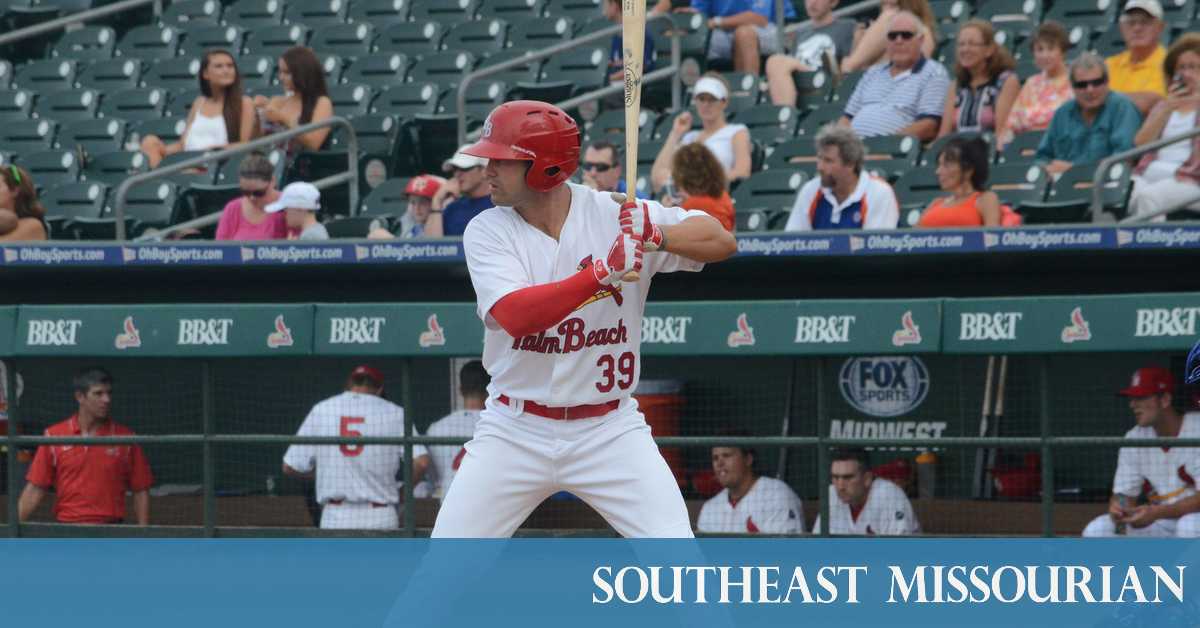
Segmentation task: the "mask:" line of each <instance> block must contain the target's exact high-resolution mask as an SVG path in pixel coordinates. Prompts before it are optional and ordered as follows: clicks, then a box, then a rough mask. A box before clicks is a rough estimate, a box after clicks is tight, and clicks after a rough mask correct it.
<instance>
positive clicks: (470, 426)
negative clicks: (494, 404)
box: [425, 410, 479, 498]
mask: <svg viewBox="0 0 1200 628" xmlns="http://www.w3.org/2000/svg"><path fill="white" fill-rule="evenodd" d="M478 422H479V410H459V411H457V412H451V413H450V414H447V415H446V416H444V417H442V418H440V419H438V420H436V421H434V422H433V423H432V424H431V425H430V426H429V429H428V430H426V431H425V435H426V436H464V437H467V438H470V437H471V436H473V435H474V434H475V424H476V423H478ZM466 453H467V450H466V449H464V448H463V446H462V445H430V446H429V468H428V469H427V470H426V471H425V475H426V477H430V476H431V475H432V478H431V479H432V480H433V482H434V483H435V486H434V488H433V496H434V497H438V498H441V497H442V496H443V495H445V494H446V491H447V490H449V488H450V484H451V483H452V482H454V474H455V473H457V472H458V465H459V464H461V463H462V459H463V455H464V454H466Z"/></svg>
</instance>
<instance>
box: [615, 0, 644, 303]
mask: <svg viewBox="0 0 1200 628" xmlns="http://www.w3.org/2000/svg"><path fill="white" fill-rule="evenodd" d="M645 48H646V0H621V52H622V61H623V64H624V66H625V194H626V195H627V196H628V198H631V199H636V194H637V163H638V118H639V117H640V116H641V114H642V60H643V58H644V54H645ZM622 279H623V280H625V281H637V280H638V279H640V273H638V272H637V271H631V272H628V273H625V276H624V277H622Z"/></svg>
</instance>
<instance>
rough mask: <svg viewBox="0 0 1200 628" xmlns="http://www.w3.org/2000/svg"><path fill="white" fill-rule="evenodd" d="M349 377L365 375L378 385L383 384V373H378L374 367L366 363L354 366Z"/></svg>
mask: <svg viewBox="0 0 1200 628" xmlns="http://www.w3.org/2000/svg"><path fill="white" fill-rule="evenodd" d="M350 377H366V378H367V379H369V380H371V381H373V382H375V383H376V384H378V385H379V386H382V385H383V373H380V372H379V370H378V369H376V368H375V367H372V366H367V365H366V364H359V365H358V366H356V367H354V370H353V371H350Z"/></svg>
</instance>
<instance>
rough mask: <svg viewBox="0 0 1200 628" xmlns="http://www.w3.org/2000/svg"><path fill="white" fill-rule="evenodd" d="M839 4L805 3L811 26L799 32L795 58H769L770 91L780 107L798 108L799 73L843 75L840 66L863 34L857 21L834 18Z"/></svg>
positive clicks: (811, 0) (833, 1)
mask: <svg viewBox="0 0 1200 628" xmlns="http://www.w3.org/2000/svg"><path fill="white" fill-rule="evenodd" d="M837 4H838V0H804V8H805V9H806V11H807V12H808V19H809V20H811V24H809V25H808V26H805V27H804V28H802V29H800V30H799V31H796V48H795V50H793V51H792V54H790V55H789V54H784V53H777V54H773V55H771V56H770V57H768V58H767V89H768V90H769V91H770V94H771V102H772V103H773V104H776V105H782V106H788V107H795V106H796V83H795V81H794V80H792V75H793V74H794V73H796V72H813V71H816V70H820V69H825V70H827V71H828V72H829V73H830V74H831V75H832V76H831V77H830V78H833V76H836V75H837V74H838V73H839V70H838V68H839V64H840V63H841V61H842V59H844V58H845V57H846V55H848V54H850V51H851V50H852V49H853V48H854V44H855V42H856V41H857V40H858V38H859V37H860V36H861V35H862V31H860V30H859V29H858V26H857V25H856V24H855V23H854V20H849V19H846V18H834V17H833V9H834V8H835V7H836V6H837Z"/></svg>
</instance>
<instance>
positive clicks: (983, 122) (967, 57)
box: [938, 20, 1021, 137]
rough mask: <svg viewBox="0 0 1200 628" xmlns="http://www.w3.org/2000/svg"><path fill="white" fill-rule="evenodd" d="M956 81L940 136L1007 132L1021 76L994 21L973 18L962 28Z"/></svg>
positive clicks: (951, 90)
mask: <svg viewBox="0 0 1200 628" xmlns="http://www.w3.org/2000/svg"><path fill="white" fill-rule="evenodd" d="M955 46H956V61H955V64H954V76H955V81H954V84H953V85H951V86H950V91H949V92H947V94H946V109H945V112H944V113H942V127H941V129H940V130H939V131H938V137H943V136H946V135H950V134H951V133H962V132H967V131H973V132H979V133H982V132H985V131H990V132H993V133H1003V132H1004V128H1005V126H1006V124H1007V123H1008V112H1009V111H1011V110H1012V105H1013V101H1015V100H1016V99H1017V92H1019V91H1021V80H1020V79H1018V78H1017V73H1016V72H1013V68H1014V67H1015V66H1016V64H1015V63H1014V62H1013V58H1012V55H1010V54H1008V50H1007V49H1006V48H1005V47H1004V46H1001V45H1000V44H997V43H996V31H995V29H993V28H992V25H991V23H990V22H987V21H984V20H971V21H969V22H967V23H966V24H963V26H962V28H960V29H959V30H958V38H957V40H956V43H955Z"/></svg>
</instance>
